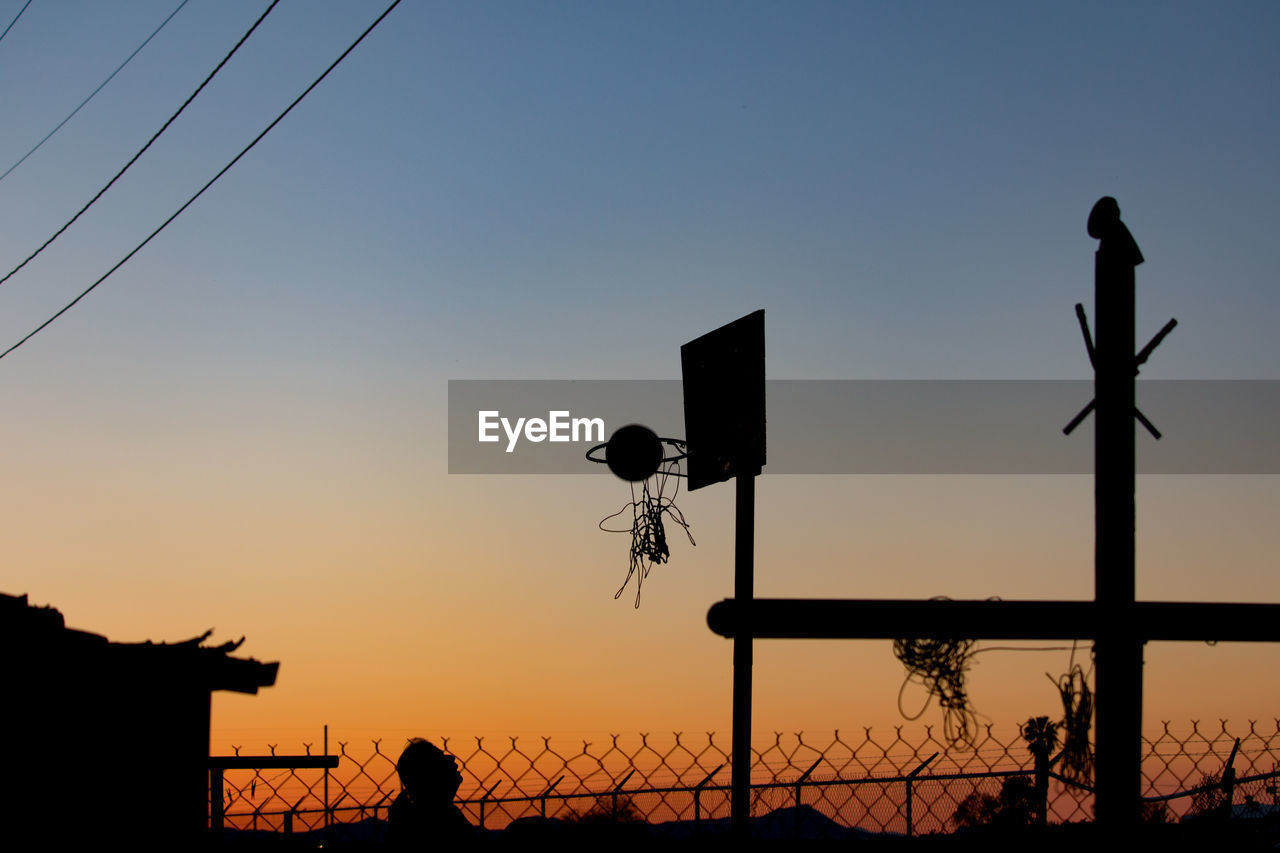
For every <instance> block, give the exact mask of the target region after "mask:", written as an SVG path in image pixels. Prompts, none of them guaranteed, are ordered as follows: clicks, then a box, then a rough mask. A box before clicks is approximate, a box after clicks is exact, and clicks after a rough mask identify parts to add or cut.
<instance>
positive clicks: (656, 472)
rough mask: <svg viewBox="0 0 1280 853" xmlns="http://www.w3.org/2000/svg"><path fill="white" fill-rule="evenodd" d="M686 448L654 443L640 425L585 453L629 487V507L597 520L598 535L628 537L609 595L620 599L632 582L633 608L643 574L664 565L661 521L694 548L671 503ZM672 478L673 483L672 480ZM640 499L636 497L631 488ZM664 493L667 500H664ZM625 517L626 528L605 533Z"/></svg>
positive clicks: (666, 553)
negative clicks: (622, 568)
mask: <svg viewBox="0 0 1280 853" xmlns="http://www.w3.org/2000/svg"><path fill="white" fill-rule="evenodd" d="M687 455H688V454H687V452H686V446H685V443H684V442H683V441H681V440H680V439H677V438H659V437H658V435H657V433H655V432H654V431H653V430H651V429H649V428H648V427H645V426H641V425H640V424H628V425H627V426H624V427H620V428H618V429H617V430H616V431H615V432H614V433H613V435H612V436H610V437H609V440H608V441H607V442H605V443H604V444H597V445H596V446H595V447H593V448H591V449H590V450H588V451H587V459H588V460H590V461H591V462H595V463H598V464H602V465H608V466H609V470H610V471H612V472H613V473H614V475H615V476H617V477H618V478H620V479H623V480H626V481H627V482H628V483H630V484H631V501H630V502H629V503H626V504H624V505H623V507H622V509H620V510H618V511H617V512H615V513H613V514H612V515H608V516H605V517H604V518H603V519H601V520H600V529H601V530H603V531H605V532H606V533H630V534H631V555H630V561H629V565H628V567H627V577H626V578H625V579H624V580H623V581H622V586H620V587H618V591H617V592H616V593H614V595H613V597H614V598H620V597H621V596H622V591H623V590H624V589H626V588H627V584H629V583H631V577H632V575H635V577H636V604H635V606H636V607H639V606H640V588H641V586H643V584H644V579H645V578H647V577H648V576H649V570H650V569H651V568H653V566H654V565H655V564H656V563H665V562H667V560H668V559H669V558H670V556H671V550H670V548H669V547H668V545H667V532H666V524H665V521H664V516H665V517H666V518H667V519H669V520H671V521H674V522H675V523H676V524H678V525H679V526H680V527H681V529H683V530H684V534H685V536H688V537H689V544H690V545H696V544H697V543H696V542H694V541H693V534H691V533H690V532H689V523H688V522H687V521H685V518H684V514H683V513H682V512H680V510H679V508H677V507H676V504H675V498H676V495H677V494H679V491H680V480H679V479H678V478H680V477H683V476H685V475H684V474H683V473H682V472H681V471H680V463H681V462H683V461H684V459H685V457H686V456H687ZM673 478H676V479H673ZM637 484H639V485H640V493H639V495H637V494H636V485H637ZM668 489H670V494H669V495H668V494H667V491H668ZM627 510H630V511H631V526H630V527H629V528H621V527H606V526H605V525H606V524H607V523H608V522H609V521H611V520H612V519H615V518H618V517H619V516H622V515H624V514H625V513H626V512H627Z"/></svg>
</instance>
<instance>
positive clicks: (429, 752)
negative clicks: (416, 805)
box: [396, 738, 462, 804]
mask: <svg viewBox="0 0 1280 853" xmlns="http://www.w3.org/2000/svg"><path fill="white" fill-rule="evenodd" d="M396 772H397V773H399V774H400V784H401V785H403V786H404V789H405V790H406V791H408V792H409V795H410V796H411V797H413V798H414V799H415V800H417V801H418V802H420V803H423V804H425V803H428V802H437V803H450V802H452V801H453V796H454V794H456V793H457V792H458V786H459V785H461V784H462V774H461V773H459V772H458V761H457V759H456V758H454V757H453V756H452V755H449V754H448V753H446V752H444V751H442V750H441V749H440V748H439V747H437V746H436V745H435V744H433V743H431V742H430V741H427V740H423V739H422V738H412V739H411V740H410V741H409V745H408V746H406V747H405V748H404V752H402V753H400V760H399V761H397V762H396Z"/></svg>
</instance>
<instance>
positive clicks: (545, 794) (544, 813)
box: [538, 774, 564, 817]
mask: <svg viewBox="0 0 1280 853" xmlns="http://www.w3.org/2000/svg"><path fill="white" fill-rule="evenodd" d="M561 779H564V775H563V774H562V775H561V776H560V778H559V779H556V781H554V782H552V783H551V784H550V785H549V786H547V789H546V790H545V791H543V792H542V796H541V797H539V798H538V799H540V800H542V816H543V817H546V816H547V797H549V796H551V792H552V791H554V790H555V789H556V785H559V784H560V781H561Z"/></svg>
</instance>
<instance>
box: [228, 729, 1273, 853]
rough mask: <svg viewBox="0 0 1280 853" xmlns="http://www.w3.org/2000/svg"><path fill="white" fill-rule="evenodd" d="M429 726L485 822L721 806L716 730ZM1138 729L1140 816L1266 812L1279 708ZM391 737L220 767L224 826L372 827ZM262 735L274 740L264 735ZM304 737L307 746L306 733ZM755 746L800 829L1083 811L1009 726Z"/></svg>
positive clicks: (926, 828) (776, 795) (464, 797)
mask: <svg viewBox="0 0 1280 853" xmlns="http://www.w3.org/2000/svg"><path fill="white" fill-rule="evenodd" d="M433 740H434V742H435V743H436V744H437V745H438V746H440V747H441V748H442V749H444V750H445V751H446V752H450V753H452V754H453V755H454V756H456V757H457V759H458V763H459V765H460V770H461V772H462V775H463V783H462V787H461V788H460V790H459V792H458V798H459V799H458V805H459V807H460V808H461V809H462V810H463V811H464V813H465V814H466V815H467V818H468V819H469V820H470V821H471V822H472V823H473V824H475V825H476V826H480V827H483V828H485V829H503V828H505V827H506V826H508V825H510V824H511V823H512V822H513V821H515V820H518V819H520V818H527V817H547V818H559V819H562V820H568V821H578V820H584V819H607V820H619V821H626V820H638V821H645V822H648V823H650V824H664V823H673V822H684V823H687V824H689V825H690V826H691V827H693V828H694V830H695V831H696V828H697V827H699V826H700V825H702V824H703V823H704V822H707V821H717V820H726V819H727V818H728V816H729V773H730V771H729V745H728V742H727V741H728V738H727V737H718V736H717V735H716V734H715V733H700V734H693V735H690V734H687V733H682V732H676V733H673V734H670V735H662V736H655V735H651V734H647V733H646V734H640V735H637V736H633V737H623V736H621V735H612V736H610V738H609V740H607V741H603V742H595V743H593V742H589V741H580V742H575V743H574V744H573V745H571V746H569V745H562V744H560V743H553V742H552V739H551V738H548V737H543V738H534V739H521V738H514V737H509V738H502V739H490V738H470V739H461V738H452V737H438V738H434V739H433ZM1144 741H1145V744H1144V746H1145V751H1146V758H1145V760H1144V762H1143V776H1144V783H1145V785H1146V796H1147V798H1148V803H1147V808H1148V811H1149V815H1150V816H1151V817H1152V818H1153V819H1157V820H1166V821H1173V820H1178V819H1181V818H1183V817H1184V816H1186V815H1188V814H1208V813H1211V812H1214V811H1215V810H1216V811H1217V812H1219V813H1220V812H1224V811H1226V812H1230V813H1232V814H1235V815H1237V816H1242V817H1248V816H1250V814H1252V813H1256V814H1257V815H1259V816H1262V815H1264V814H1269V813H1270V812H1271V810H1272V809H1276V810H1277V811H1280V809H1277V802H1278V800H1277V793H1276V791H1277V786H1276V783H1277V779H1276V775H1275V774H1276V767H1277V762H1278V761H1280V719H1278V720H1274V721H1272V723H1270V724H1265V725H1263V724H1259V723H1257V722H1255V721H1250V722H1248V723H1247V724H1243V725H1236V726H1233V725H1231V724H1230V723H1229V722H1228V721H1226V720H1220V721H1218V722H1217V723H1215V724H1212V725H1205V724H1203V723H1201V722H1197V721H1193V722H1192V723H1191V724H1190V726H1189V728H1182V729H1178V728H1176V727H1171V725H1170V724H1169V723H1165V724H1163V726H1162V728H1161V729H1160V730H1159V731H1158V732H1156V733H1154V737H1152V736H1148V737H1146V738H1144ZM579 744H580V745H579ZM404 745H405V743H404V742H402V741H397V742H396V743H394V744H391V743H388V742H385V741H382V740H375V741H373V742H372V743H371V744H360V745H358V746H357V745H352V744H350V743H347V742H340V743H339V744H338V756H339V761H338V765H337V767H336V768H335V769H333V770H329V771H324V770H303V769H294V770H252V769H249V770H228V771H226V775H225V779H224V781H223V791H222V796H223V809H222V812H223V818H222V820H223V821H224V826H226V827H230V828H234V829H238V830H255V829H256V830H260V831H269V832H304V831H313V830H321V829H327V831H329V832H331V833H344V832H345V833H354V832H356V831H357V829H356V828H357V827H360V828H362V829H360V830H359V831H360V832H361V833H362V834H363V836H364V837H376V836H377V833H378V832H379V831H380V827H381V824H380V823H378V821H380V820H385V818H386V817H387V814H388V810H389V808H390V805H391V802H392V800H394V798H395V797H396V795H397V794H398V793H399V779H398V777H397V775H396V771H395V762H396V758H397V757H398V756H399V753H400V750H401V749H402V748H403V747H404ZM269 748H270V752H271V754H272V755H276V754H277V753H276V750H277V745H274V744H273V745H270V747H269ZM303 749H304V752H305V754H306V755H312V754H313V751H312V749H313V745H311V744H304V745H303ZM236 753H237V754H239V753H240V749H239V748H238V747H237V748H236ZM753 753H754V755H753V758H754V763H753V766H752V772H751V781H752V815H753V816H757V817H760V816H765V815H770V814H775V815H783V816H784V817H779V818H778V820H780V821H784V822H785V821H790V822H791V825H792V829H793V830H795V831H796V832H802V833H803V834H804V835H806V837H814V836H817V837H822V836H824V835H825V836H828V837H839V836H842V835H847V834H849V833H850V832H855V833H856V832H859V831H865V832H891V833H897V834H904V835H915V834H928V833H938V832H952V831H954V830H956V829H959V828H963V827H965V826H972V825H978V824H981V823H988V822H994V821H1000V820H1013V821H1023V822H1026V821H1029V820H1031V819H1038V814H1039V812H1038V811H1037V810H1042V811H1043V814H1044V818H1043V819H1044V820H1045V821H1046V822H1048V823H1069V822H1077V821H1087V820H1091V819H1092V816H1093V795H1092V792H1091V791H1090V790H1089V789H1088V788H1087V787H1083V786H1081V785H1078V784H1075V783H1071V782H1068V781H1066V780H1063V779H1062V778H1061V777H1058V776H1055V775H1054V774H1053V773H1052V772H1050V771H1049V768H1048V767H1042V768H1040V770H1041V771H1042V773H1041V775H1039V776H1037V767H1036V764H1035V760H1034V758H1033V756H1032V754H1031V752H1030V751H1029V750H1028V747H1027V743H1026V741H1024V740H1023V738H1022V737H1021V735H1020V733H1019V732H1018V730H1017V729H1016V728H1014V729H1013V730H1012V731H1011V732H1008V733H1000V732H997V730H996V728H995V727H994V726H990V725H989V726H986V727H985V728H983V729H981V730H980V731H979V733H978V737H977V739H976V740H975V742H974V743H973V744H972V746H954V745H949V744H947V743H945V742H944V740H943V739H941V738H940V737H939V735H937V734H935V732H934V729H933V727H930V726H925V727H923V728H922V730H921V731H919V732H916V733H915V734H908V733H906V732H904V727H901V726H899V727H895V728H894V730H893V733H892V734H891V735H890V736H888V737H877V736H876V735H875V734H874V733H873V732H872V730H871V729H870V728H866V729H863V730H862V731H861V733H858V734H852V735H850V734H847V733H843V734H842V733H841V732H840V731H836V732H835V733H833V734H832V735H830V736H824V737H816V736H813V735H808V734H805V733H803V732H797V733H795V734H783V733H780V732H779V733H775V734H774V736H773V738H772V740H771V741H770V740H766V741H764V742H762V743H759V744H757V745H756V746H755V747H754V748H753ZM299 754H301V753H299ZM315 754H318V753H315ZM1037 784H1039V785H1041V786H1043V787H1041V788H1039V789H1037V787H1036V786H1037ZM1037 791H1038V793H1037ZM215 795H216V794H215ZM1251 809H1252V810H1253V812H1250V810H1251ZM1232 810H1234V811H1232ZM801 824H803V826H802V825H801Z"/></svg>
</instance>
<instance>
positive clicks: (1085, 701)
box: [1049, 655, 1093, 785]
mask: <svg viewBox="0 0 1280 853" xmlns="http://www.w3.org/2000/svg"><path fill="white" fill-rule="evenodd" d="M1073 657H1074V655H1073ZM1049 680H1050V681H1053V682H1054V684H1056V685H1057V687H1058V694H1059V695H1060V696H1061V697H1062V723H1061V728H1062V732H1063V738H1062V763H1061V773H1062V776H1063V777H1064V778H1067V779H1070V780H1071V781H1073V782H1078V783H1080V784H1082V785H1089V784H1092V782H1093V746H1092V745H1091V744H1090V743H1089V726H1090V725H1092V723H1093V691H1092V690H1090V689H1089V676H1088V674H1087V673H1086V672H1085V671H1084V669H1082V668H1081V666H1080V664H1078V663H1073V664H1072V665H1071V668H1070V669H1069V670H1068V671H1067V673H1066V674H1065V675H1062V676H1060V677H1059V678H1057V679H1054V678H1053V676H1049Z"/></svg>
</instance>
